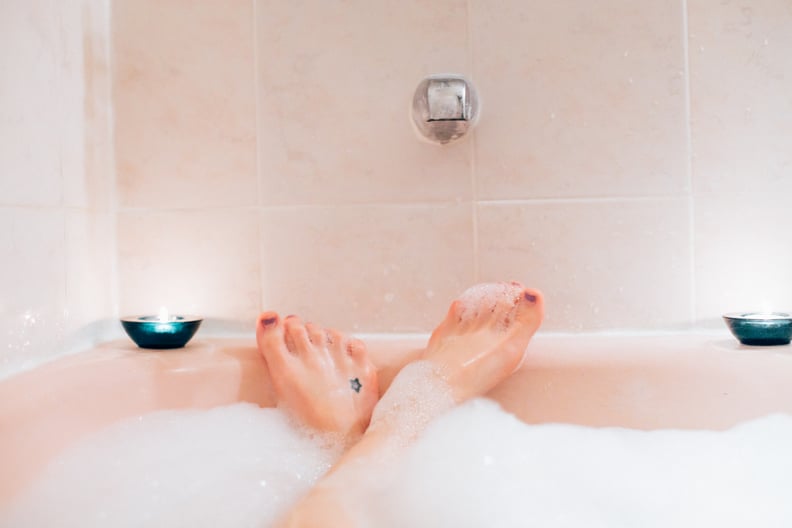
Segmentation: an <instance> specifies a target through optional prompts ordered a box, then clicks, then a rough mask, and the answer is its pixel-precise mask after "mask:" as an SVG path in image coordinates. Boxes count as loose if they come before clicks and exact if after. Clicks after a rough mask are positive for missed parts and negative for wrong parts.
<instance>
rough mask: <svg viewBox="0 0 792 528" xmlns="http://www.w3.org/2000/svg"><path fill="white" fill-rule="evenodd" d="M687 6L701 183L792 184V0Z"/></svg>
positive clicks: (772, 188) (773, 187)
mask: <svg viewBox="0 0 792 528" xmlns="http://www.w3.org/2000/svg"><path fill="white" fill-rule="evenodd" d="M688 6H689V7H688V10H689V31H690V35H689V47H690V105H691V117H692V119H691V132H692V144H693V151H694V154H695V155H694V157H693V176H694V189H695V191H696V192H724V191H727V192H737V191H739V192H742V191H753V190H755V189H757V188H763V189H765V191H767V192H768V193H773V192H789V191H792V179H790V178H789V174H790V170H792V120H790V115H792V97H790V92H792V81H790V79H792V56H790V53H789V50H790V49H792V31H790V27H792V4H790V3H789V2H788V1H786V0H759V1H736V2H720V1H716V0H701V1H696V2H690V3H689V4H688Z"/></svg>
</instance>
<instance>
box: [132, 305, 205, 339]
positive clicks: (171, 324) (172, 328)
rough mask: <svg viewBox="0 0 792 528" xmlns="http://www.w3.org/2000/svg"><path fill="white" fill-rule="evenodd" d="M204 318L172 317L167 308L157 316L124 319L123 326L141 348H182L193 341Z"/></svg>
mask: <svg viewBox="0 0 792 528" xmlns="http://www.w3.org/2000/svg"><path fill="white" fill-rule="evenodd" d="M201 321H203V319H202V318H200V317H196V316H191V315H171V314H170V313H169V312H168V309H167V308H166V307H165V306H162V307H161V308H160V309H159V312H158V313H157V315H138V316H131V317H124V318H122V319H121V324H122V326H123V327H124V330H125V331H126V333H127V335H129V337H130V338H131V339H132V341H134V342H135V344H137V346H139V347H140V348H155V349H167V348H181V347H183V346H184V345H186V344H187V342H188V341H189V340H190V339H192V337H193V336H194V335H195V332H197V331H198V327H199V326H200V325H201Z"/></svg>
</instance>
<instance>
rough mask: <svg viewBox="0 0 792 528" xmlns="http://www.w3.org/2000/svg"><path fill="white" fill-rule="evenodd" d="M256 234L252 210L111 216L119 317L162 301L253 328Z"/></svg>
mask: <svg viewBox="0 0 792 528" xmlns="http://www.w3.org/2000/svg"><path fill="white" fill-rule="evenodd" d="M257 235H258V227H257V215H256V213H255V211H252V210H217V211H177V212H122V213H119V215H118V247H119V249H118V254H119V258H118V267H119V271H118V285H119V302H120V312H121V315H132V314H139V313H156V312H157V310H158V309H159V308H160V306H166V307H167V308H168V309H169V310H170V311H171V312H172V313H189V314H197V315H203V316H205V317H212V318H222V319H233V320H250V321H251V325H253V323H252V321H254V320H255V317H256V315H257V314H258V311H259V302H260V297H261V294H260V291H261V290H260V287H259V245H258V236H257ZM251 328H252V326H251Z"/></svg>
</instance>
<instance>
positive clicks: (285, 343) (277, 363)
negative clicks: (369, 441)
mask: <svg viewBox="0 0 792 528" xmlns="http://www.w3.org/2000/svg"><path fill="white" fill-rule="evenodd" d="M256 342H257V343H258V349H259V352H261V354H262V355H263V356H264V359H265V360H266V362H267V367H268V368H269V372H270V378H271V380H272V384H273V388H274V389H275V394H276V395H277V398H278V404H279V405H282V406H283V407H285V409H286V410H287V411H289V412H290V413H291V414H292V415H293V416H294V417H295V418H296V419H297V420H299V421H300V422H302V423H303V424H305V425H308V426H309V427H312V428H314V429H318V430H320V431H323V432H330V433H340V434H341V435H343V436H344V437H345V439H346V440H347V441H351V440H353V439H354V438H356V437H358V436H359V435H361V434H363V432H364V431H365V430H366V427H368V424H369V421H370V420H371V413H372V411H373V409H374V405H375V404H376V403H377V399H378V398H379V386H378V384H377V371H376V369H375V368H374V365H373V364H372V363H371V361H370V360H369V357H368V352H367V350H366V346H365V345H364V344H363V342H362V341H360V340H358V339H351V338H349V337H347V336H346V335H344V334H342V333H341V332H338V331H337V330H325V329H323V328H320V327H319V326H317V325H314V324H312V323H303V322H302V321H301V320H300V318H299V317H295V316H289V317H286V318H285V319H281V318H280V316H278V314H277V313H275V312H265V313H263V314H261V315H260V316H259V317H258V320H257V321H256Z"/></svg>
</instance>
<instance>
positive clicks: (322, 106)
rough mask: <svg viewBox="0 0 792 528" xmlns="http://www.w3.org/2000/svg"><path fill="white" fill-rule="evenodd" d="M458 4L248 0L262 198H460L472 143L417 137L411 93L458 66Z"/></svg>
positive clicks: (461, 9) (462, 23) (462, 40)
mask: <svg viewBox="0 0 792 528" xmlns="http://www.w3.org/2000/svg"><path fill="white" fill-rule="evenodd" d="M466 28H467V2H466V1H465V0H437V1H434V2H423V1H421V0H408V1H404V2H396V3H392V2H367V1H365V0H353V1H351V2H345V3H344V4H343V6H342V5H340V4H337V3H335V2H305V1H295V2H272V1H259V2H257V31H258V42H257V47H258V71H259V78H258V93H259V107H260V109H259V132H260V138H259V152H260V157H261V181H262V203H264V204H284V205H285V204H289V205H293V204H349V203H364V202H370V201H376V202H415V201H434V202H438V201H453V200H457V199H469V198H470V196H471V184H470V168H469V167H470V159H469V158H470V143H469V142H462V143H458V144H455V145H448V146H444V147H441V146H438V145H431V144H426V143H423V142H422V141H419V140H418V139H417V135H416V134H415V132H414V131H413V129H412V123H411V121H410V117H409V111H408V110H409V107H410V104H411V102H412V96H413V92H414V90H415V88H416V86H417V85H418V83H419V81H420V80H421V79H422V78H423V77H424V76H425V75H428V74H431V73H438V72H440V73H442V72H457V73H463V74H464V73H468V71H469V68H468V62H467V56H468V53H467V29H466Z"/></svg>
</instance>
